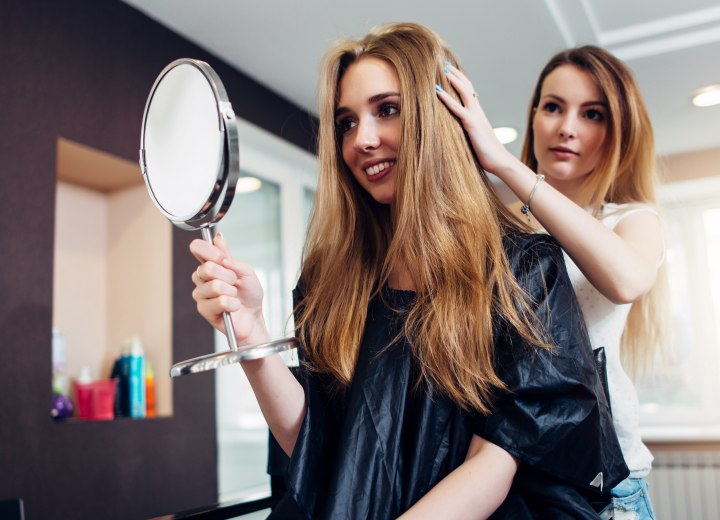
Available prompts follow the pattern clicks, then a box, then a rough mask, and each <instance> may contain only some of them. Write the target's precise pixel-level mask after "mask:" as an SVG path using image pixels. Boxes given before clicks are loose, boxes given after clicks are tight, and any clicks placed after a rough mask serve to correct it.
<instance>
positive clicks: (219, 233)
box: [215, 231, 225, 242]
mask: <svg viewBox="0 0 720 520" xmlns="http://www.w3.org/2000/svg"><path fill="white" fill-rule="evenodd" d="M215 236H216V237H217V238H219V239H220V240H222V241H223V242H224V241H225V237H224V236H223V234H222V233H221V232H220V231H218V232H217V235H215Z"/></svg>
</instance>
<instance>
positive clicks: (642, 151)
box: [522, 45, 667, 373]
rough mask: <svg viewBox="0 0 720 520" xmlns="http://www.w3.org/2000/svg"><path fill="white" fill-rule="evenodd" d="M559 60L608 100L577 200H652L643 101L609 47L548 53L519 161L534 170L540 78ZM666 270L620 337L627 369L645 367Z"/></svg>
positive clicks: (655, 337)
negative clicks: (600, 149)
mask: <svg viewBox="0 0 720 520" xmlns="http://www.w3.org/2000/svg"><path fill="white" fill-rule="evenodd" d="M562 65H573V66H575V67H577V68H579V69H580V70H583V71H585V72H587V73H588V74H589V75H590V77H591V78H592V80H593V81H594V82H595V85H596V86H597V87H598V89H599V90H600V92H601V93H602V95H603V97H604V98H605V100H606V102H607V121H608V127H607V135H606V137H605V143H604V148H605V150H604V153H603V154H602V157H601V159H600V161H599V163H598V164H597V166H596V167H595V169H594V170H593V172H592V174H591V175H589V176H588V177H587V179H586V180H585V182H584V184H583V186H582V188H581V199H580V201H579V202H580V204H581V205H582V206H584V207H590V208H591V209H592V212H593V214H594V215H596V216H597V215H598V214H599V211H600V207H601V206H602V205H603V203H605V202H615V203H619V204H621V203H630V202H641V203H649V204H654V203H655V202H656V198H655V186H656V182H657V168H656V163H655V140H654V137H653V129H652V124H651V123H650V117H649V116H648V112H647V109H646V108H645V103H644V101H643V98H642V94H641V93H640V88H639V87H638V85H637V82H636V80H635V77H634V75H633V73H632V71H631V70H630V69H629V68H628V67H627V65H625V63H623V62H622V61H621V60H619V59H618V58H616V57H615V56H613V55H612V54H610V53H609V52H608V51H606V50H604V49H602V48H600V47H597V46H594V45H585V46H582V47H576V48H572V49H567V50H564V51H561V52H559V53H557V54H556V55H555V56H553V57H552V58H550V61H548V63H547V64H546V65H545V68H544V69H543V70H542V72H541V73H540V76H539V78H538V81H537V84H536V85H535V90H534V92H533V95H532V99H531V101H530V107H529V109H528V115H527V132H526V134H525V141H524V143H523V148H522V161H523V162H524V163H525V164H526V165H527V166H528V167H529V168H531V169H532V170H533V171H537V167H538V161H537V157H536V156H535V150H534V145H535V135H534V131H533V118H534V114H535V111H536V109H537V108H538V106H539V104H540V97H541V93H542V87H543V83H544V82H545V78H546V77H547V76H548V75H549V74H550V73H551V72H553V71H554V70H555V69H557V68H558V67H560V66H562ZM665 292H666V288H665V272H664V268H661V270H660V272H659V273H658V281H657V282H656V283H655V285H654V286H653V288H652V289H651V290H650V291H649V292H648V293H646V294H645V295H643V296H642V297H641V298H639V299H638V300H636V301H635V302H634V303H633V305H632V307H631V309H630V314H629V316H628V321H627V323H626V326H625V330H624V332H623V337H622V349H621V350H622V354H623V359H624V361H625V362H626V363H627V366H628V367H629V368H630V369H631V371H632V372H635V373H637V372H638V371H643V369H644V368H647V366H648V364H649V363H650V362H651V361H652V360H653V359H654V352H655V348H654V347H656V346H658V345H662V340H663V337H664V329H665V325H664V324H665V323H666V321H667V320H666V319H665V314H666V312H667V309H666V304H665V303H664V301H665Z"/></svg>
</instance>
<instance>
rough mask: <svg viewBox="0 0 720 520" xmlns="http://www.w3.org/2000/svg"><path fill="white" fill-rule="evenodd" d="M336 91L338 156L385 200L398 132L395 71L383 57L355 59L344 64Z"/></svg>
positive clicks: (391, 192)
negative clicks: (337, 98) (345, 65)
mask: <svg viewBox="0 0 720 520" xmlns="http://www.w3.org/2000/svg"><path fill="white" fill-rule="evenodd" d="M339 94H340V95H339V100H338V106H337V108H336V110H335V125H336V129H337V135H338V139H340V141H341V148H342V156H343V160H344V161H345V164H346V165H347V167H348V169H349V170H350V171H351V172H352V174H353V176H354V177H355V179H356V180H357V181H358V183H359V184H360V185H361V186H362V187H363V188H364V189H365V190H366V191H367V192H368V193H369V194H370V195H371V196H372V197H373V198H374V199H375V200H377V201H378V202H381V203H385V204H388V203H391V202H392V201H393V200H394V198H395V166H396V161H397V153H398V148H399V144H400V138H401V133H402V122H401V118H400V82H399V80H398V77H397V73H396V72H395V69H394V68H393V67H392V66H391V65H390V64H389V63H388V62H386V61H385V60H383V59H380V58H376V57H364V58H361V59H360V60H358V61H356V62H355V63H353V64H352V65H350V66H349V67H348V68H347V69H346V71H345V73H344V75H343V77H342V79H341V80H340V91H339Z"/></svg>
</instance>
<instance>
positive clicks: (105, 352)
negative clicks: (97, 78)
mask: <svg viewBox="0 0 720 520" xmlns="http://www.w3.org/2000/svg"><path fill="white" fill-rule="evenodd" d="M56 164H57V190H56V198H55V246H54V263H53V265H54V268H53V271H54V272H53V326H54V327H57V328H58V329H59V330H60V332H61V333H62V334H63V336H64V337H65V343H66V347H65V374H66V380H67V386H68V391H69V393H70V395H71V396H73V397H74V392H73V381H74V380H75V379H76V378H77V377H78V376H79V374H80V371H81V369H82V367H83V366H88V367H89V368H90V372H91V374H92V377H93V378H94V379H107V378H108V377H109V376H110V373H111V371H112V366H113V363H114V361H115V359H116V358H117V357H118V356H119V355H120V353H121V350H122V343H123V341H125V340H126V339H127V338H129V337H131V336H138V337H139V338H140V340H141V341H142V344H143V348H144V350H145V358H146V360H147V361H149V362H150V364H151V365H152V368H153V372H154V373H155V396H156V409H157V417H163V416H166V417H167V416H170V415H172V408H173V405H172V382H171V378H170V377H169V376H168V373H169V370H170V366H171V363H172V224H170V222H168V221H167V220H166V219H165V218H164V217H163V216H162V215H161V214H160V212H159V211H158V210H157V208H155V206H154V205H153V203H152V201H151V200H150V197H149V196H148V194H147V190H146V188H145V184H144V182H143V178H142V174H141V172H140V168H139V166H138V164H137V163H135V162H131V161H128V160H126V159H122V158H119V157H116V156H114V155H111V154H108V153H106V152H103V151H100V150H97V149H94V148H91V147H89V146H86V145H83V144H80V143H76V142H73V141H70V140H68V139H65V138H62V137H61V138H58V141H57V163H56ZM49 337H50V335H49V334H48V338H49ZM49 352H50V349H48V353H49ZM48 384H50V380H48Z"/></svg>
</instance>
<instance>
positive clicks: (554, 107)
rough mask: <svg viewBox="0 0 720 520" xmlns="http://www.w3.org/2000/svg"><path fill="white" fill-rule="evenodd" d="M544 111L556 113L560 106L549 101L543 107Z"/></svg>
mask: <svg viewBox="0 0 720 520" xmlns="http://www.w3.org/2000/svg"><path fill="white" fill-rule="evenodd" d="M543 110H544V111H545V112H550V113H555V112H557V111H558V110H560V105H558V104H557V103H554V102H553V101H548V102H547V103H545V104H544V105H543Z"/></svg>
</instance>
